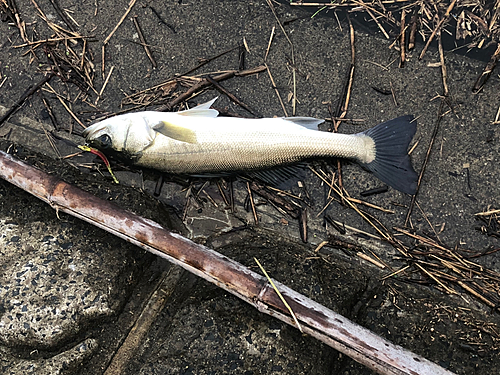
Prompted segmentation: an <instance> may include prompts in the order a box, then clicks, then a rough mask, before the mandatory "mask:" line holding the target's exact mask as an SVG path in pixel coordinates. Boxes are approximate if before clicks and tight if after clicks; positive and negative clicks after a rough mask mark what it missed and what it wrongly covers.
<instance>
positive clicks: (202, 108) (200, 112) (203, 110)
mask: <svg viewBox="0 0 500 375" xmlns="http://www.w3.org/2000/svg"><path fill="white" fill-rule="evenodd" d="M217 98H218V97H216V98H213V99H212V100H210V101H208V102H206V103H203V104H200V105H197V106H196V107H194V108H191V109H186V110H184V111H180V112H177V114H179V115H182V116H196V117H211V118H214V117H217V116H218V115H219V111H217V110H216V109H213V108H210V107H211V106H212V104H214V102H215V101H216V100H217Z"/></svg>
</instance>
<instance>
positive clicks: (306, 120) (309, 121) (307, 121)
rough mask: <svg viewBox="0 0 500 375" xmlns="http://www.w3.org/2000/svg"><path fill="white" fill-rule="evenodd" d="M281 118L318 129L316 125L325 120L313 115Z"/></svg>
mask: <svg viewBox="0 0 500 375" xmlns="http://www.w3.org/2000/svg"><path fill="white" fill-rule="evenodd" d="M283 120H285V121H290V122H293V123H294V124H296V125H300V126H302V127H304V128H306V129H310V130H318V125H319V124H321V123H323V122H325V120H320V119H317V118H314V117H283Z"/></svg>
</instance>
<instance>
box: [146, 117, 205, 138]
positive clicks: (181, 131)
mask: <svg viewBox="0 0 500 375" xmlns="http://www.w3.org/2000/svg"><path fill="white" fill-rule="evenodd" d="M153 130H154V131H157V132H158V133H161V134H163V135H164V136H165V137H169V138H172V139H175V140H176V141H181V142H186V143H197V139H196V133H195V132H194V131H193V130H191V129H188V128H186V127H184V126H180V125H176V124H172V123H171V122H167V121H161V122H159V123H158V124H156V125H154V126H153Z"/></svg>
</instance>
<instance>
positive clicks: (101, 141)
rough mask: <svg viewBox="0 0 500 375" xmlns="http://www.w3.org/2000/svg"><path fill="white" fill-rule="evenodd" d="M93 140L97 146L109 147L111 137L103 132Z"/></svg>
mask: <svg viewBox="0 0 500 375" xmlns="http://www.w3.org/2000/svg"><path fill="white" fill-rule="evenodd" d="M95 142H96V143H97V144H98V145H99V147H98V148H102V149H106V148H109V147H111V145H112V142H111V137H110V136H109V135H107V134H103V135H101V136H99V137H97V138H96V139H95Z"/></svg>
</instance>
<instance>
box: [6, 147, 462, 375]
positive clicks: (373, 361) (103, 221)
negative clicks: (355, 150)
mask: <svg viewBox="0 0 500 375" xmlns="http://www.w3.org/2000/svg"><path fill="white" fill-rule="evenodd" d="M0 176H1V177H2V178H4V179H5V180H7V181H9V182H11V183H12V184H14V185H16V186H18V187H20V188H21V189H23V190H25V191H27V192H29V193H31V194H33V195H34V196H35V197H37V198H40V199H41V200H43V201H44V202H46V203H48V204H50V205H51V206H52V207H53V208H54V209H56V210H58V211H62V212H66V213H68V214H70V215H73V216H75V217H77V218H80V219H82V220H84V221H87V222H89V223H91V224H93V225H96V226H98V227H100V228H102V229H104V230H106V231H108V232H110V233H113V234H115V235H116V236H118V237H120V238H123V239H125V240H126V241H129V242H131V243H133V244H135V245H137V246H139V247H141V248H143V249H145V250H147V251H149V252H151V253H153V254H156V255H158V256H160V257H162V258H165V259H167V260H169V261H170V262H172V263H174V264H177V265H179V266H181V267H183V268H184V269H186V270H188V271H190V272H192V273H194V274H195V275H198V276H200V277H202V278H204V279H205V280H208V281H210V282H212V283H214V284H216V285H218V286H219V287H221V288H223V289H225V290H226V291H228V292H230V293H232V294H234V295H235V296H237V297H238V298H241V299H242V300H244V301H246V302H248V303H249V304H251V305H253V306H254V307H256V308H257V309H258V310H259V311H260V312H263V313H266V314H268V315H271V316H274V317H276V318H278V319H280V320H282V321H283V322H286V323H288V324H290V325H293V326H294V325H295V323H294V321H293V319H292V318H291V317H290V315H289V313H288V310H287V309H286V307H285V306H284V305H283V303H282V302H281V300H280V299H279V297H278V296H277V295H276V293H275V292H274V290H273V289H272V288H271V287H270V285H269V284H268V282H267V280H266V279H265V278H264V277H262V276H260V275H259V274H257V273H255V272H252V271H251V270H249V269H248V268H246V267H244V266H243V265H241V264H239V263H237V262H235V261H233V260H231V259H228V258H226V257H225V256H223V255H221V254H219V253H217V252H215V251H213V250H211V249H208V248H206V247H205V246H202V245H198V244H196V243H194V242H192V241H190V240H188V239H186V238H184V237H182V236H180V235H178V234H175V233H171V232H169V231H167V230H165V229H164V228H162V227H161V226H160V225H159V224H157V223H155V222H153V221H151V220H148V219H145V218H142V217H140V216H138V215H135V214H133V213H131V212H128V211H125V210H123V209H121V208H119V207H118V206H115V205H114V204H112V203H111V202H108V201H105V200H102V199H99V198H97V197H95V196H93V195H92V194H89V193H87V192H85V191H83V190H81V189H79V188H77V187H74V186H72V185H70V184H67V183H66V182H64V181H62V180H60V179H59V178H58V177H56V176H51V175H48V174H47V173H45V172H42V171H40V170H38V169H36V168H34V167H31V166H28V165H26V164H24V163H23V162H21V161H19V160H16V159H14V158H13V157H12V156H10V155H8V154H6V153H4V152H2V151H0ZM275 284H276V286H277V288H278V289H279V290H280V291H281V293H282V294H283V296H284V297H285V299H286V301H287V302H288V304H289V305H290V306H291V308H292V310H293V311H294V313H295V315H296V317H297V319H298V320H299V322H300V324H301V326H302V329H303V331H304V332H306V333H307V334H309V335H311V336H313V337H315V338H317V339H318V340H320V341H322V342H324V343H326V344H327V345H329V346H331V347H332V348H334V349H336V350H338V351H340V352H342V353H344V354H346V355H348V356H350V357H351V358H353V359H355V360H356V361H358V362H360V363H362V364H364V365H366V366H368V367H369V368H371V369H373V370H375V371H377V372H378V373H380V374H390V375H404V374H408V375H410V374H411V375H417V374H418V375H424V374H425V375H431V374H432V375H445V374H448V375H450V374H452V373H451V372H449V371H448V370H445V369H443V368H442V367H439V366H438V365H436V364H434V363H432V362H430V361H428V360H427V359H425V358H423V357H420V356H418V355H416V354H413V353H411V352H410V351H407V350H405V349H403V348H401V347H399V346H396V345H394V344H392V343H390V342H389V341H387V340H385V339H383V338H381V337H379V336H377V335H375V334H374V333H373V332H371V331H369V330H367V329H366V328H363V327H361V326H359V325H357V324H355V323H353V322H351V321H349V320H348V319H346V318H345V317H343V316H342V315H339V314H336V313H335V312H333V311H331V310H329V309H327V308H326V307H324V306H322V305H320V304H319V303H316V302H314V301H312V300H311V299H309V298H307V297H305V296H303V295H301V294H299V293H297V292H295V291H293V290H292V289H290V288H288V287H287V286H285V285H283V284H281V283H279V282H276V281H275Z"/></svg>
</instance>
